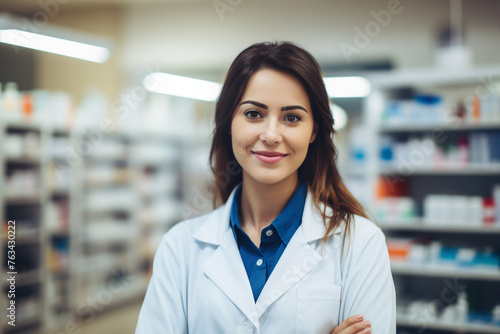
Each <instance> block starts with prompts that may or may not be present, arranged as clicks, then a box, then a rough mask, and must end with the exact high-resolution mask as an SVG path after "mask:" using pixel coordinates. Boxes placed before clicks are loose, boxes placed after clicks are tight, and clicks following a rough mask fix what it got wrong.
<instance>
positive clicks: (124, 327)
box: [0, 299, 142, 334]
mask: <svg viewBox="0 0 500 334" xmlns="http://www.w3.org/2000/svg"><path fill="white" fill-rule="evenodd" d="M141 305H142V299H141V300H140V301H131V302H128V303H127V304H125V305H121V306H120V307H115V308H113V309H111V310H105V311H104V310H103V311H102V312H100V313H97V314H96V316H95V318H93V319H92V320H89V321H87V322H85V321H83V320H82V321H80V322H79V323H77V324H75V323H71V324H72V325H71V326H72V327H69V328H66V329H64V328H61V329H60V330H59V331H56V332H49V333H41V332H40V330H35V331H33V330H25V331H22V330H21V331H15V333H19V334H67V333H78V334H134V333H135V327H136V324H137V318H138V316H139V311H140V309H141ZM74 326H76V327H74ZM0 334H1V329H0Z"/></svg>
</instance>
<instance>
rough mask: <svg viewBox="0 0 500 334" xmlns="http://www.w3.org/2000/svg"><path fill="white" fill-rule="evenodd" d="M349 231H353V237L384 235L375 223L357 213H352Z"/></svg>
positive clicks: (363, 237) (364, 237)
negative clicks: (352, 217)
mask: <svg viewBox="0 0 500 334" xmlns="http://www.w3.org/2000/svg"><path fill="white" fill-rule="evenodd" d="M351 232H352V233H353V237H354V238H358V239H366V238H372V237H376V236H379V237H380V236H384V233H383V232H382V229H381V228H380V227H379V226H378V225H377V224H375V223H374V222H372V221H371V220H369V219H367V218H365V217H361V216H358V215H354V219H353V220H352V225H351Z"/></svg>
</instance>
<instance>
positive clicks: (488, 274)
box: [391, 261, 500, 282]
mask: <svg viewBox="0 0 500 334" xmlns="http://www.w3.org/2000/svg"><path fill="white" fill-rule="evenodd" d="M391 269H392V273H393V274H397V275H411V276H426V277H453V278H462V279H471V280H480V281H495V282H500V270H492V269H476V268H456V267H447V266H443V265H435V266H430V265H414V264H409V263H407V262H396V261H392V262H391Z"/></svg>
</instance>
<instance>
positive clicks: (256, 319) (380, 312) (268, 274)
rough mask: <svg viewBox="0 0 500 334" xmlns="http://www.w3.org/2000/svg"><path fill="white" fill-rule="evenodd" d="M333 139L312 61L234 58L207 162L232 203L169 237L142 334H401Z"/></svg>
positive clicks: (276, 46)
mask: <svg viewBox="0 0 500 334" xmlns="http://www.w3.org/2000/svg"><path fill="white" fill-rule="evenodd" d="M332 134H333V118H332V114H331V111H330V109H329V99H328V96H327V94H326V90H325V86H324V84H323V80H322V77H321V72H320V69H319V66H318V64H317V62H316V61H315V59H314V58H313V57H312V56H311V55H310V54H309V53H308V52H307V51H305V50H303V49H301V48H299V47H298V46H295V45H294V44H291V43H259V44H254V45H252V46H250V47H249V48H247V49H245V50H244V51H243V52H241V53H240V54H239V55H238V56H237V58H236V59H235V60H234V62H233V64H232V65H231V67H230V69H229V71H228V74H227V77H226V80H225V83H224V86H223V88H222V91H221V94H220V97H219V100H218V102H217V105H216V110H215V131H214V137H213V142H212V149H211V152H210V160H211V162H212V171H213V173H214V176H215V180H216V187H215V195H216V196H215V201H214V203H216V201H218V202H221V203H222V205H221V206H220V207H219V208H218V209H216V210H215V211H213V212H211V213H209V214H207V215H204V216H202V217H198V218H194V219H191V220H187V221H184V222H182V223H180V224H177V225H176V226H174V227H173V228H172V229H171V230H170V231H169V232H168V233H166V234H165V236H164V238H163V240H162V243H161V245H160V247H159V249H158V251H157V253H156V256H155V259H154V264H153V276H152V278H151V282H150V284H149V287H148V291H147V293H146V297H145V300H144V304H143V307H142V309H141V313H140V316H139V321H138V325H137V330H136V334H146V333H148V334H149V333H151V334H153V333H155V334H156V333H176V334H177V333H214V334H219V333H220V334H222V333H228V334H233V333H272V334H275V333H280V334H281V333H286V334H288V333H314V334H316V333H317V334H320V333H328V334H329V333H334V334H351V333H370V332H373V333H376V334H391V333H396V325H395V292H394V284H393V281H392V276H391V272H390V264H389V257H388V253H387V247H386V244H385V238H384V235H383V233H382V232H381V230H380V229H379V228H378V227H377V226H376V225H375V224H373V223H372V222H370V221H369V220H367V219H366V214H365V212H364V210H363V208H362V207H361V205H360V204H359V203H358V201H357V200H356V199H355V198H354V197H353V196H352V195H351V194H350V193H349V191H348V190H347V189H346V187H345V186H344V184H343V183H342V180H341V178H340V175H339V172H338V170H337V168H336V165H335V159H336V156H337V153H336V150H335V147H334V144H333V141H332ZM363 316H364V319H368V320H369V321H362V318H363ZM370 322H371V324H370ZM339 324H340V325H339Z"/></svg>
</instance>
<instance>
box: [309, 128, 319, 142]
mask: <svg viewBox="0 0 500 334" xmlns="http://www.w3.org/2000/svg"><path fill="white" fill-rule="evenodd" d="M317 135H318V124H314V128H313V132H312V134H311V139H310V140H309V144H312V142H313V141H314V140H315V139H316V136H317Z"/></svg>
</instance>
